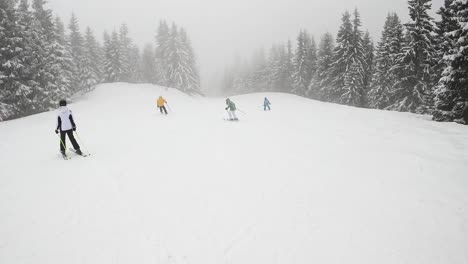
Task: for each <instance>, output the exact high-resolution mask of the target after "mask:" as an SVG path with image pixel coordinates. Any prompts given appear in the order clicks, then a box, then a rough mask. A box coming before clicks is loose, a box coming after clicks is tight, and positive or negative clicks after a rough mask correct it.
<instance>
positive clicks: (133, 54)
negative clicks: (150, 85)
mask: <svg viewBox="0 0 468 264" xmlns="http://www.w3.org/2000/svg"><path fill="white" fill-rule="evenodd" d="M140 66H141V55H140V49H139V48H138V46H136V45H132V47H131V48H130V52H129V70H130V80H129V81H130V82H131V83H140V82H141V80H142V70H141V68H140Z"/></svg>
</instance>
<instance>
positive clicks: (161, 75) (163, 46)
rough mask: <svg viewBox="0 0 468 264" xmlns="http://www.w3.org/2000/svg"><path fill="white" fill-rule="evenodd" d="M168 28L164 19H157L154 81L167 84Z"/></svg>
mask: <svg viewBox="0 0 468 264" xmlns="http://www.w3.org/2000/svg"><path fill="white" fill-rule="evenodd" d="M169 37H170V30H169V26H168V25H167V22H166V21H164V20H161V21H159V27H158V32H157V35H156V52H155V56H156V81H157V84H159V85H163V86H167V85H168V84H169V73H168V70H167V67H166V66H167V65H168V64H169V62H168V58H169V56H168V55H167V54H169V52H168V49H169V47H168V45H169Z"/></svg>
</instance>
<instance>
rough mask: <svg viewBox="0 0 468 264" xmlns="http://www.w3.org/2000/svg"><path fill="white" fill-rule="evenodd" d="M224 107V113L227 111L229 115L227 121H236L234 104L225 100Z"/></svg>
mask: <svg viewBox="0 0 468 264" xmlns="http://www.w3.org/2000/svg"><path fill="white" fill-rule="evenodd" d="M226 105H227V107H226V111H228V114H229V121H238V120H239V119H238V118H237V116H236V110H237V108H236V104H235V103H234V102H233V101H231V99H229V98H227V99H226Z"/></svg>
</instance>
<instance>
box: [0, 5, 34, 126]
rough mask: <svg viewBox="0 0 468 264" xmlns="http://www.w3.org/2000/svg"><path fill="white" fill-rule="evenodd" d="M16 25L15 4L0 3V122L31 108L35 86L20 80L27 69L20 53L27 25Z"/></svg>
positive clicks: (29, 110)
mask: <svg viewBox="0 0 468 264" xmlns="http://www.w3.org/2000/svg"><path fill="white" fill-rule="evenodd" d="M18 22H19V21H18V12H17V10H16V9H15V1H10V0H6V1H0V47H1V48H0V120H8V119H11V118H15V117H19V116H21V115H24V114H27V113H29V112H31V111H32V110H33V109H34V105H33V104H34V102H33V101H32V100H31V94H32V93H33V89H34V87H30V86H27V85H26V84H24V83H23V80H22V77H23V76H22V75H23V74H22V73H23V72H24V71H26V72H27V70H28V69H27V68H26V67H27V65H24V64H23V63H24V60H25V58H23V56H25V53H23V52H22V51H23V50H25V48H27V46H25V44H26V45H27V43H26V42H23V41H26V40H27V38H28V36H24V35H23V34H22V32H23V31H22V30H21V27H25V26H26V25H21V24H18ZM30 23H32V22H30ZM27 75H29V73H28V74H27Z"/></svg>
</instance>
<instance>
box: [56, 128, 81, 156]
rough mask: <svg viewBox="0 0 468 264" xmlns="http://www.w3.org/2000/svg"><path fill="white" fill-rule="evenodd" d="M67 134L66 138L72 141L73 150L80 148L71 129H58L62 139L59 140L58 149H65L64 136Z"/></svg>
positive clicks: (62, 150)
mask: <svg viewBox="0 0 468 264" xmlns="http://www.w3.org/2000/svg"><path fill="white" fill-rule="evenodd" d="M66 135H67V136H68V139H70V142H71V143H72V145H73V148H74V149H75V150H78V149H80V145H78V142H76V139H75V136H74V135H73V130H67V131H60V139H61V140H62V141H61V142H60V151H61V152H64V151H65V147H66V146H67V145H66V144H67V142H66V140H65V139H66V138H65V136H66Z"/></svg>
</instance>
